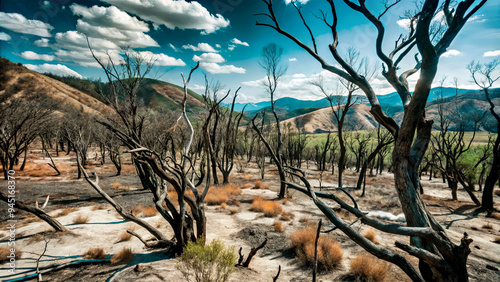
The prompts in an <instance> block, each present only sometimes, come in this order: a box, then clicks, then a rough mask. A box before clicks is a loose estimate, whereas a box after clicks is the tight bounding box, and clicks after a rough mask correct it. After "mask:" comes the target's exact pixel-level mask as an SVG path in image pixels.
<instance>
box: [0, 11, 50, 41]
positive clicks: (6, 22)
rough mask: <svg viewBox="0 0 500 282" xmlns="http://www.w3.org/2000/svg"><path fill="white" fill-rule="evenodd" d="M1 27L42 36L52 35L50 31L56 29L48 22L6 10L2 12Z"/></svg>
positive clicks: (0, 14)
mask: <svg viewBox="0 0 500 282" xmlns="http://www.w3.org/2000/svg"><path fill="white" fill-rule="evenodd" d="M0 27H3V28H6V29H8V30H12V31H14V32H18V33H24V34H32V35H37V36H40V37H51V36H52V35H51V34H50V31H51V30H52V29H54V27H52V26H51V25H50V24H48V23H45V22H42V21H38V20H28V19H26V18H25V17H24V16H23V15H21V14H18V13H4V12H0Z"/></svg>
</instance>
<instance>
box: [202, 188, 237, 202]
mask: <svg viewBox="0 0 500 282" xmlns="http://www.w3.org/2000/svg"><path fill="white" fill-rule="evenodd" d="M240 194H241V188H240V187H238V186H235V185H232V184H226V185H223V186H218V187H217V186H211V187H210V188H208V192H207V196H206V197H205V203H207V205H221V204H223V203H227V201H228V200H229V198H230V197H233V196H237V195H240Z"/></svg>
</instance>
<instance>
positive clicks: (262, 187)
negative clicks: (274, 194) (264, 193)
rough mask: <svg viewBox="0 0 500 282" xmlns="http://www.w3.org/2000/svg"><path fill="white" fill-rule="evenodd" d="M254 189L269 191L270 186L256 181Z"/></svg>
mask: <svg viewBox="0 0 500 282" xmlns="http://www.w3.org/2000/svg"><path fill="white" fill-rule="evenodd" d="M253 188H254V189H269V184H267V183H265V182H262V181H260V180H256V181H255V184H254V186H253Z"/></svg>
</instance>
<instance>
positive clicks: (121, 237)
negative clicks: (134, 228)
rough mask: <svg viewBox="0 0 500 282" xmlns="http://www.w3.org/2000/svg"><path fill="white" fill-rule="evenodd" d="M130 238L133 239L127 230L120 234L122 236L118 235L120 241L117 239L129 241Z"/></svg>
mask: <svg viewBox="0 0 500 282" xmlns="http://www.w3.org/2000/svg"><path fill="white" fill-rule="evenodd" d="M130 239H132V235H131V234H130V233H128V232H126V231H125V232H122V233H121V234H120V236H119V237H118V241H116V243H120V242H125V241H129V240H130Z"/></svg>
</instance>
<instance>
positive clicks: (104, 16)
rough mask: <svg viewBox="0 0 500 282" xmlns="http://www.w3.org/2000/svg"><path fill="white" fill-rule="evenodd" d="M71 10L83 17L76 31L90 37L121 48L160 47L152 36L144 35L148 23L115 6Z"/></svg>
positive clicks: (83, 7)
mask: <svg viewBox="0 0 500 282" xmlns="http://www.w3.org/2000/svg"><path fill="white" fill-rule="evenodd" d="M70 9H71V11H72V12H73V14H74V15H76V16H80V17H81V19H78V21H77V22H76V29H77V30H78V31H79V32H81V33H84V34H86V35H88V36H89V37H93V38H102V39H107V40H109V41H112V42H114V43H115V44H116V45H118V46H120V47H131V48H142V47H159V45H158V43H157V42H156V41H155V40H154V39H153V38H152V37H151V36H149V35H147V34H145V33H144V32H148V31H149V27H148V24H147V23H145V22H143V21H141V20H139V19H137V18H136V17H132V16H130V15H129V14H127V13H126V12H124V11H121V10H119V9H118V8H116V7H114V6H111V7H99V6H96V5H95V6H92V7H85V6H81V5H78V4H73V5H71V6H70Z"/></svg>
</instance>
